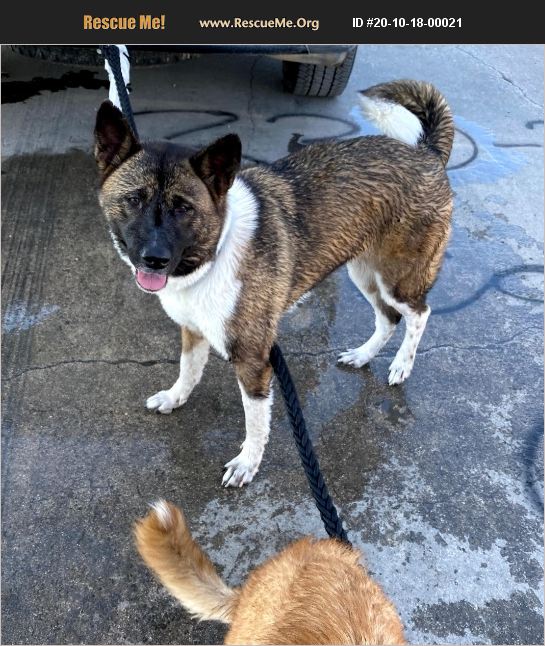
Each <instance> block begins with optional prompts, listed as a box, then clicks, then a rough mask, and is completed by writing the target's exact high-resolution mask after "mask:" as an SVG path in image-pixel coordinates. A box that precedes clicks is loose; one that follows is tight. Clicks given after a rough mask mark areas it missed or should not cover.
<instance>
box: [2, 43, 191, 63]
mask: <svg viewBox="0 0 545 646" xmlns="http://www.w3.org/2000/svg"><path fill="white" fill-rule="evenodd" d="M12 49H13V51H15V52H17V53H18V54H22V55H23V56H30V57H32V58H39V59H40V60H43V61H51V62H52V63H66V64H69V65H85V66H96V67H103V66H104V58H103V56H102V54H99V53H98V52H97V47H77V46H70V45H65V46H51V47H47V46H45V45H44V46H39V45H12ZM129 53H130V55H131V65H160V64H163V63H177V62H178V61H181V60H186V59H188V58H193V57H194V56H195V54H187V53H184V52H162V51H149V50H141V51H139V50H135V49H133V48H132V47H130V46H129Z"/></svg>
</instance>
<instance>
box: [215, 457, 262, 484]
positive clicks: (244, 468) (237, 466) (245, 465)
mask: <svg viewBox="0 0 545 646" xmlns="http://www.w3.org/2000/svg"><path fill="white" fill-rule="evenodd" d="M260 462H261V460H260V459H259V458H255V457H254V458H252V457H250V456H249V455H248V454H247V453H246V452H245V451H244V450H242V451H241V452H240V453H239V454H238V455H237V457H236V458H234V459H233V460H231V461H230V462H228V463H227V464H226V465H225V468H226V469H227V471H226V472H225V473H224V474H223V479H222V481H221V484H222V485H223V486H224V487H242V486H243V485H245V484H248V483H249V482H251V481H252V479H253V477H254V476H255V474H256V473H257V470H258V469H259V464H260Z"/></svg>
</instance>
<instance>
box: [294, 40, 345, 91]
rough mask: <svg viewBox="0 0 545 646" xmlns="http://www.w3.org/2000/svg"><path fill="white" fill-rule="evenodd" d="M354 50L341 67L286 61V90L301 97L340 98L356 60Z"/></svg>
mask: <svg viewBox="0 0 545 646" xmlns="http://www.w3.org/2000/svg"><path fill="white" fill-rule="evenodd" d="M356 52H357V47H354V48H352V49H351V50H350V51H349V52H348V54H347V55H346V58H345V59H344V61H343V62H342V63H341V64H340V65H336V66H333V65H309V64H308V63H294V62H292V61H284V63H283V72H284V88H285V90H286V91H287V92H291V93H293V94H297V95H299V96H339V94H342V92H343V90H344V88H345V87H346V84H347V83H348V79H349V78H350V73H351V72H352V67H353V66H354V60H355V58H356Z"/></svg>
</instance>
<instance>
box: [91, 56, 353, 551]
mask: <svg viewBox="0 0 545 646" xmlns="http://www.w3.org/2000/svg"><path fill="white" fill-rule="evenodd" d="M123 49H124V52H123V51H122V47H120V46H117V45H104V46H102V47H101V50H102V53H103V54H104V57H105V58H106V60H107V62H108V65H107V66H106V69H107V71H108V75H109V77H110V85H111V86H112V85H113V84H112V82H111V81H112V77H113V79H114V82H115V90H117V96H115V93H114V94H112V92H111V91H110V99H111V100H112V103H114V104H115V105H117V106H118V107H120V108H121V111H122V112H123V114H124V115H125V118H126V119H127V121H128V123H129V125H130V127H131V129H132V131H133V133H134V136H135V137H136V138H138V133H137V130H136V124H135V122H134V115H133V113H132V107H131V101H130V99H129V93H128V92H127V87H126V84H128V82H129V64H128V57H127V61H126V63H125V69H124V71H125V75H124V74H123V72H122V69H121V60H120V57H121V55H127V53H126V48H123ZM114 99H117V101H116V100H114ZM269 359H270V362H271V365H272V368H273V370H274V373H275V375H276V377H277V379H278V383H279V385H280V390H281V391H282V396H283V397H284V403H285V404H286V411H287V413H288V417H289V419H290V423H291V427H292V430H293V437H294V439H295V443H296V445H297V450H298V451H299V457H300V458H301V462H302V463H303V468H304V470H305V475H306V476H307V481H308V484H309V486H310V489H311V491H312V495H313V497H314V502H315V503H316V506H317V507H318V511H319V512H320V516H321V518H322V522H323V523H324V527H325V530H326V532H327V533H328V535H329V536H331V538H337V539H339V540H341V541H343V542H344V543H347V544H348V545H351V543H350V541H349V540H348V536H347V534H346V531H345V529H344V527H343V524H342V521H341V519H340V518H339V515H338V513H337V509H336V508H335V505H334V504H333V500H332V499H331V496H330V495H329V491H328V489H327V485H326V483H325V481H324V478H323V476H322V472H321V471H320V463H319V462H318V458H317V457H316V454H315V453H314V447H313V446H312V442H311V440H310V437H309V434H308V430H307V425H306V423H305V418H304V417H303V411H302V410H301V404H300V403H299V397H298V396H297V391H296V390H295V384H294V383H293V380H292V378H291V375H290V371H289V370H288V366H287V364H286V362H285V360H284V356H283V355H282V351H281V350H280V348H279V347H278V345H276V343H275V344H274V345H273V347H272V349H271V354H270V357H269Z"/></svg>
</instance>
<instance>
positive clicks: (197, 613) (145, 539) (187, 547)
mask: <svg viewBox="0 0 545 646" xmlns="http://www.w3.org/2000/svg"><path fill="white" fill-rule="evenodd" d="M134 535H135V538H136V546H137V548H138V551H139V553H140V556H141V557H142V558H143V559H144V561H145V563H146V565H147V566H148V567H149V568H150V569H151V570H152V571H153V572H154V573H155V574H156V575H157V577H158V578H159V580H160V581H161V583H162V584H163V585H164V586H165V587H166V588H167V590H168V591H169V592H170V593H171V594H172V595H173V596H174V597H175V598H176V599H177V600H178V601H179V602H180V603H181V604H182V605H183V606H184V608H185V609H186V610H188V611H189V612H190V613H191V614H192V615H193V616H194V617H197V618H199V619H214V620H216V621H222V622H224V623H226V624H228V623H230V620H231V615H232V611H233V608H234V606H235V604H236V601H237V598H238V594H239V593H238V590H237V589H232V588H229V587H228V586H227V585H226V584H225V583H224V582H223V580H222V579H221V578H220V577H219V575H218V573H217V572H216V569H215V567H214V565H213V564H212V562H211V561H210V559H209V558H208V556H207V555H206V554H205V553H204V552H203V551H202V549H201V548H200V547H199V545H197V543H196V542H195V541H194V540H193V537H192V536H191V532H190V531H189V528H188V526H187V523H186V521H185V518H184V515H183V513H182V512H181V510H180V509H178V508H177V507H175V506H174V505H172V504H170V503H168V502H166V501H165V500H159V501H158V502H156V503H155V504H154V505H152V511H150V513H149V514H148V515H147V516H146V517H145V518H143V519H142V520H140V521H138V522H137V523H136V524H135V526H134Z"/></svg>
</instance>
